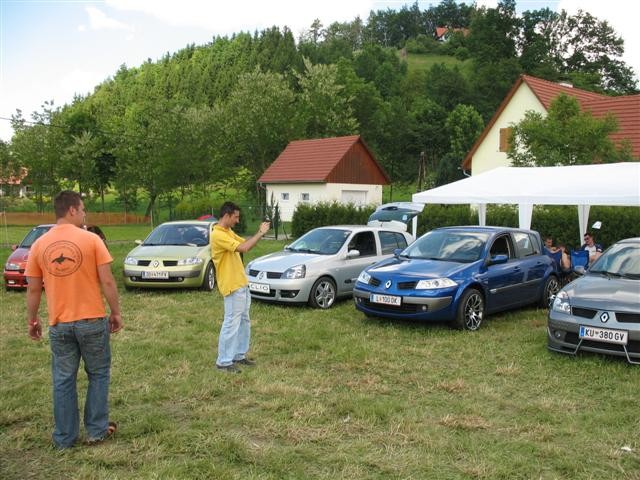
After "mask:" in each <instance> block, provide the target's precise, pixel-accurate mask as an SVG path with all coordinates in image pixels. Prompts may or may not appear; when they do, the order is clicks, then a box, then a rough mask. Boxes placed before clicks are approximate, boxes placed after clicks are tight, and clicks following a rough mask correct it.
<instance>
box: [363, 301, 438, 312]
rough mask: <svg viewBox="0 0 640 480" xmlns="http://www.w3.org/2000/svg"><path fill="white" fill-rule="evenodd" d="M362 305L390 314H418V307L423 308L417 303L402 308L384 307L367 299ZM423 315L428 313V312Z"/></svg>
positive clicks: (403, 305) (401, 306) (404, 304)
mask: <svg viewBox="0 0 640 480" xmlns="http://www.w3.org/2000/svg"><path fill="white" fill-rule="evenodd" d="M362 303H363V304H364V306H365V307H367V308H370V309H371V310H376V311H378V312H388V313H417V312H418V307H421V305H416V304H415V303H403V304H401V305H400V306H395V305H384V304H381V303H372V302H370V301H369V300H368V299H366V298H363V299H362ZM422 313H426V310H425V311H424V312H422Z"/></svg>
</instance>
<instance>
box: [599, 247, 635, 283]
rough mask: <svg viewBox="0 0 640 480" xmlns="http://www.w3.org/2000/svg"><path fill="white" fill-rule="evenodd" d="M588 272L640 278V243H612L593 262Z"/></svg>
mask: <svg viewBox="0 0 640 480" xmlns="http://www.w3.org/2000/svg"><path fill="white" fill-rule="evenodd" d="M589 272H591V273H604V274H608V275H615V276H621V277H627V278H633V279H639V280H640V244H637V243H617V244H615V245H613V246H612V247H611V248H609V249H608V250H607V251H606V252H604V253H603V254H602V256H601V257H600V258H598V260H596V261H595V262H594V264H593V265H592V266H591V268H590V269H589Z"/></svg>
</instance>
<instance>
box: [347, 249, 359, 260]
mask: <svg viewBox="0 0 640 480" xmlns="http://www.w3.org/2000/svg"><path fill="white" fill-rule="evenodd" d="M359 256H360V250H349V251H348V252H347V258H356V257H359Z"/></svg>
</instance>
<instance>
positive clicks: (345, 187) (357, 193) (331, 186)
mask: <svg viewBox="0 0 640 480" xmlns="http://www.w3.org/2000/svg"><path fill="white" fill-rule="evenodd" d="M266 190H267V192H266V193H267V203H270V202H271V195H272V194H273V199H274V202H275V203H277V204H278V208H279V209H280V218H281V219H282V220H283V221H285V222H290V221H291V219H292V217H293V212H294V211H295V209H296V207H297V205H298V203H300V202H305V203H312V204H313V203H318V202H333V201H336V202H339V203H342V198H343V196H344V197H346V198H365V200H364V201H362V204H364V205H371V204H373V205H380V204H381V203H382V185H365V184H354V183H285V184H270V185H266ZM343 192H345V193H344V195H343ZM362 192H364V195H363V193H362ZM283 194H288V199H285V198H284V197H283ZM305 194H306V195H308V200H306V201H305V200H303V195H305ZM344 203H349V202H344ZM351 203H355V202H351Z"/></svg>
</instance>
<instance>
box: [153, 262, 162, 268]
mask: <svg viewBox="0 0 640 480" xmlns="http://www.w3.org/2000/svg"><path fill="white" fill-rule="evenodd" d="M151 265H152V266H153V268H158V266H159V265H160V262H159V261H158V260H154V261H153V263H152V264H151Z"/></svg>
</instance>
